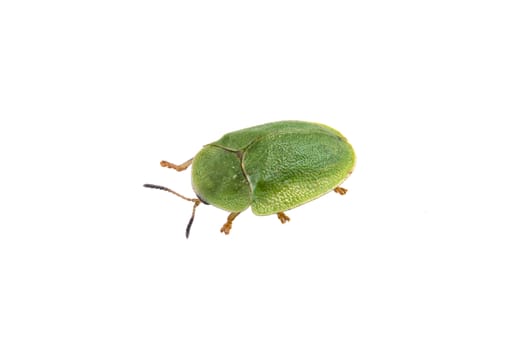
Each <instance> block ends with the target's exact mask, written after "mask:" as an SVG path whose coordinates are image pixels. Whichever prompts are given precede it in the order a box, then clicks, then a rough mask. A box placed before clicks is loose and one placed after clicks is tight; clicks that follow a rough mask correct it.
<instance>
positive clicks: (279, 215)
mask: <svg viewBox="0 0 525 350" xmlns="http://www.w3.org/2000/svg"><path fill="white" fill-rule="evenodd" d="M277 218H278V219H279V220H281V223H282V224H286V223H287V222H288V221H290V218H289V217H288V215H286V214H285V213H284V212H282V211H280V212H278V213H277Z"/></svg>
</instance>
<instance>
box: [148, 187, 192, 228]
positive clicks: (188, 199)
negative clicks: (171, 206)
mask: <svg viewBox="0 0 525 350" xmlns="http://www.w3.org/2000/svg"><path fill="white" fill-rule="evenodd" d="M144 187H146V188H154V189H156V190H162V191H166V192H169V193H173V194H174V195H176V196H177V197H180V198H182V199H185V200H187V201H189V202H193V210H192V212H191V218H190V222H188V226H186V238H189V237H190V229H191V225H192V224H193V219H194V218H195V209H196V208H197V206H198V205H199V204H201V203H202V202H201V200H200V199H198V198H188V197H186V196H183V195H182V194H180V193H177V192H175V191H173V190H170V189H169V188H167V187H164V186H159V185H152V184H144Z"/></svg>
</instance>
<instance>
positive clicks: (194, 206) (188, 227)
mask: <svg viewBox="0 0 525 350" xmlns="http://www.w3.org/2000/svg"><path fill="white" fill-rule="evenodd" d="M199 204H201V201H200V200H198V199H197V200H196V201H195V204H193V211H192V212H191V218H190V221H189V222H188V226H186V239H188V238H190V229H191V225H192V224H193V219H194V218H195V209H197V206H198V205H199Z"/></svg>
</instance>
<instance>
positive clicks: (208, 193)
mask: <svg viewBox="0 0 525 350" xmlns="http://www.w3.org/2000/svg"><path fill="white" fill-rule="evenodd" d="M160 165H161V166H163V167H166V168H170V169H174V170H176V171H183V170H186V169H187V168H188V167H189V166H190V165H192V175H191V179H192V187H193V190H194V191H195V194H196V196H197V198H188V197H186V196H183V195H181V194H179V193H177V192H175V191H173V190H170V189H169V188H167V187H164V186H157V185H152V184H145V185H144V186H145V187H148V188H154V189H159V190H163V191H167V192H170V193H173V194H175V195H177V196H178V197H180V198H182V199H185V200H187V201H190V202H193V210H192V215H191V218H190V220H189V222H188V225H187V227H186V238H188V237H189V234H190V229H191V225H192V223H193V219H194V217H195V209H196V208H197V206H198V205H200V204H201V203H204V204H211V205H212V206H214V207H217V208H220V209H223V210H225V211H228V212H230V214H229V215H228V218H227V220H226V223H225V224H224V225H223V226H222V228H221V229H220V231H221V232H223V233H224V234H226V235H227V234H229V233H230V230H231V228H232V223H233V220H234V219H235V218H236V217H237V216H238V215H239V214H240V213H241V212H243V211H244V210H246V209H248V208H249V207H251V209H252V212H253V213H254V214H255V215H259V216H261V215H272V214H277V217H278V219H279V220H280V221H281V223H283V224H284V223H286V222H287V221H290V218H289V217H288V216H287V215H286V214H285V213H284V212H285V211H287V210H290V209H293V208H295V207H298V206H300V205H303V204H305V203H307V202H309V201H312V200H314V199H316V198H319V197H321V196H323V195H325V194H327V193H328V192H331V191H335V192H336V193H339V194H341V195H344V194H345V193H346V192H347V190H346V189H344V188H342V187H340V186H339V185H340V184H341V183H342V182H344V181H345V180H346V178H347V177H348V176H350V174H351V173H352V171H353V169H354V165H355V153H354V150H353V148H352V146H351V145H350V143H348V141H347V139H346V138H345V137H344V136H343V135H342V134H341V133H340V132H339V131H337V130H335V129H333V128H331V127H329V126H326V125H323V124H319V123H312V122H305V121H296V120H290V121H279V122H272V123H267V124H262V125H257V126H254V127H250V128H246V129H242V130H238V131H234V132H230V133H227V134H225V135H224V136H222V137H221V138H220V139H219V140H217V141H215V142H212V143H209V144H207V145H205V146H203V148H202V149H201V150H200V151H199V152H198V153H197V155H196V156H195V157H194V158H192V159H190V160H188V161H186V162H184V163H182V164H180V165H177V164H173V163H170V162H167V161H164V160H163V161H161V162H160Z"/></svg>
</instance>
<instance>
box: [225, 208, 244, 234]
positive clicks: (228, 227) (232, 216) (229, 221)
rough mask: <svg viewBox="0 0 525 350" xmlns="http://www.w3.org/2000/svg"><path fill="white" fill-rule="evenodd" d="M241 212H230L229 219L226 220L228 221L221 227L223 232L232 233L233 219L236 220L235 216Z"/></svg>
mask: <svg viewBox="0 0 525 350" xmlns="http://www.w3.org/2000/svg"><path fill="white" fill-rule="evenodd" d="M240 213H241V212H238V213H230V215H228V219H227V220H226V223H225V224H224V225H222V227H221V232H222V233H224V234H225V235H227V234H229V233H230V230H231V229H232V223H233V220H235V218H236V217H237V216H238V215H239V214H240Z"/></svg>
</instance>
